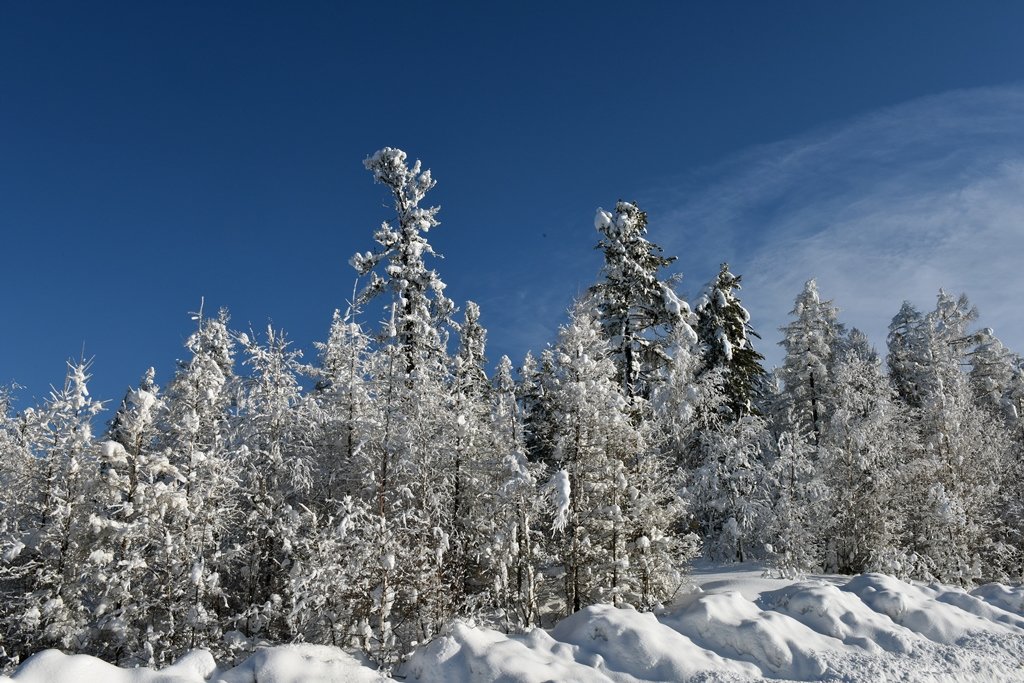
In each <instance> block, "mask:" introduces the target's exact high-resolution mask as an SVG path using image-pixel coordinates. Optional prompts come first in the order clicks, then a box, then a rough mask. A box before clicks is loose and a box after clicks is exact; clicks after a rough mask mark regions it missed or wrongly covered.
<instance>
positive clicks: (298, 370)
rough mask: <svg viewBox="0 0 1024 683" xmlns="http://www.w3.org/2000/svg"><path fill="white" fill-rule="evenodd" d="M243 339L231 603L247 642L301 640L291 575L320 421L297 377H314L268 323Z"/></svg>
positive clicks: (236, 433)
mask: <svg viewBox="0 0 1024 683" xmlns="http://www.w3.org/2000/svg"><path fill="white" fill-rule="evenodd" d="M238 340H239V341H240V342H241V344H242V346H243V348H244V350H245V354H246V359H245V361H244V364H245V365H246V366H248V368H249V375H248V377H246V378H245V379H244V381H243V390H242V392H241V395H240V399H239V401H238V410H237V414H236V415H235V417H234V419H233V422H234V429H233V435H232V440H233V441H234V443H235V444H236V445H235V446H234V448H233V449H232V450H233V457H232V462H233V464H234V466H235V468H236V471H237V473H238V477H239V479H240V482H239V483H240V487H239V489H238V491H237V495H238V501H237V507H238V510H237V519H238V521H237V523H236V524H234V525H233V526H232V528H231V529H230V530H229V531H228V535H227V536H226V538H225V545H227V546H228V547H230V548H231V551H230V553H229V563H230V564H229V571H230V574H229V579H230V581H229V582H228V585H229V586H230V587H231V589H230V594H231V595H230V597H231V598H232V600H231V606H232V607H233V608H234V610H235V612H236V614H235V616H234V621H235V624H236V627H237V628H238V629H239V630H241V631H242V632H243V633H244V634H245V635H246V636H248V637H249V638H262V639H266V640H270V641H271V642H276V641H286V640H291V639H293V638H294V637H295V636H296V635H298V634H297V633H296V632H295V631H294V630H293V629H292V628H291V626H292V624H291V621H290V615H291V611H292V609H293V608H294V604H295V598H294V596H293V595H291V594H290V590H289V589H290V587H291V585H290V583H289V580H288V573H289V572H290V570H291V569H292V567H293V564H294V559H293V555H294V548H295V546H296V545H297V544H298V543H299V538H298V537H299V534H300V533H301V529H300V527H301V515H300V511H301V510H302V509H303V508H304V507H305V505H304V504H305V502H307V501H308V497H309V493H310V489H311V488H312V484H313V461H314V456H315V451H316V447H317V445H318V444H319V443H320V442H321V438H320V435H319V433H318V427H319V425H320V423H321V420H320V419H319V416H318V414H317V413H318V410H317V409H318V406H317V404H316V402H315V401H313V400H312V398H311V397H309V396H303V394H302V386H301V384H300V382H299V377H300V376H301V375H306V374H310V372H309V369H308V368H307V367H306V366H305V365H304V364H302V362H301V358H302V352H301V351H298V350H295V349H293V348H291V346H290V344H289V342H288V341H287V339H286V337H285V335H284V333H282V332H279V331H275V330H274V329H273V328H272V327H269V326H268V327H267V331H266V335H265V341H264V342H263V343H260V342H259V341H257V340H256V339H255V336H254V335H247V334H240V335H238Z"/></svg>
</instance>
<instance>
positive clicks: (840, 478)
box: [819, 330, 914, 574]
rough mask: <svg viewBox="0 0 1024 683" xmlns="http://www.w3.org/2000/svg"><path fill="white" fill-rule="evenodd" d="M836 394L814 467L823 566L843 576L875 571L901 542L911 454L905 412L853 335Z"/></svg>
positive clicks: (870, 353)
mask: <svg viewBox="0 0 1024 683" xmlns="http://www.w3.org/2000/svg"><path fill="white" fill-rule="evenodd" d="M833 380H834V386H835V392H834V394H833V399H834V403H833V412H832V416H831V420H830V423H829V428H828V430H827V440H826V441H827V442H826V444H825V447H824V448H823V449H822V450H821V459H820V463H819V467H820V469H821V472H822V476H823V479H824V482H825V484H826V488H827V490H828V491H829V492H830V497H829V500H828V509H829V512H828V514H827V515H826V522H825V524H824V525H823V527H822V529H823V533H824V537H825V558H824V559H825V568H826V569H827V570H828V571H837V572H841V573H846V574H856V573H860V572H864V571H869V570H872V569H878V568H880V567H879V562H881V560H880V558H882V557H889V556H891V554H892V552H893V549H894V548H896V547H897V546H898V545H899V540H898V539H897V538H896V537H895V535H896V534H897V529H898V527H899V526H900V523H901V519H900V518H899V517H898V515H900V514H901V513H900V512H897V511H896V507H897V504H896V501H897V500H898V499H899V498H900V496H899V492H898V491H897V490H896V489H897V481H896V480H897V479H898V476H899V473H898V470H899V467H900V465H901V461H902V460H903V459H906V458H907V456H908V455H909V454H911V453H913V452H914V444H913V434H912V433H911V431H910V430H909V428H908V424H909V423H908V419H909V417H908V415H907V412H906V409H905V408H904V407H903V406H902V405H901V404H900V403H899V402H898V400H897V396H896V392H895V391H894V390H893V388H892V386H891V384H890V383H889V381H888V378H887V377H886V376H885V374H884V373H883V371H882V366H881V361H880V359H879V358H878V355H877V354H876V353H874V351H873V350H871V348H870V347H869V346H868V345H867V343H866V339H865V338H864V336H863V334H861V333H860V332H859V331H858V330H852V331H851V333H850V336H849V338H848V340H847V344H846V349H845V351H844V353H843V355H842V358H841V359H840V360H839V361H838V363H837V364H836V367H835V368H834V372H833Z"/></svg>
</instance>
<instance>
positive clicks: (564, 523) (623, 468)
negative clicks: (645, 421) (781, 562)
mask: <svg viewBox="0 0 1024 683" xmlns="http://www.w3.org/2000/svg"><path fill="white" fill-rule="evenodd" d="M557 354H558V355H557V369H556V373H557V374H558V376H559V381H558V384H557V385H556V386H555V388H554V392H553V393H554V395H553V397H552V398H553V401H552V403H553V405H554V406H555V410H556V411H557V413H556V414H557V419H556V421H555V424H556V425H557V431H556V433H555V438H554V445H555V450H554V453H555V456H554V457H555V462H556V465H557V467H558V468H559V470H558V472H556V473H555V476H554V477H553V478H552V484H551V487H552V488H553V490H554V492H555V494H556V499H557V500H558V506H557V507H558V511H557V513H556V515H555V522H554V530H555V532H556V533H555V536H554V538H553V539H552V541H551V549H552V554H553V555H554V557H555V558H556V561H557V562H558V563H559V564H560V565H561V566H562V567H563V568H564V571H565V574H564V587H565V594H564V598H565V602H566V607H567V609H568V611H570V612H575V611H577V610H579V609H581V608H582V607H585V606H587V605H588V604H592V603H594V602H618V601H620V600H622V599H624V598H625V597H626V596H629V598H630V599H634V600H637V601H639V602H641V604H645V605H648V606H650V605H653V604H655V603H656V602H658V601H660V600H662V599H665V598H666V597H668V596H670V595H671V594H672V592H673V591H674V590H675V589H676V588H678V586H679V583H680V581H681V578H680V575H679V570H680V568H681V566H682V565H683V564H684V563H685V562H686V561H687V560H688V559H689V557H690V555H691V554H692V550H693V548H692V546H689V545H688V544H689V543H690V539H685V540H683V539H680V538H679V537H678V536H676V535H674V534H672V533H671V532H670V530H673V529H675V528H676V525H677V524H678V522H679V518H680V517H681V515H682V512H683V510H682V504H681V501H680V500H679V498H678V495H677V493H676V490H677V489H676V486H675V485H674V482H673V478H672V474H671V470H670V469H669V468H668V463H667V462H666V459H665V458H663V457H662V456H661V454H660V453H659V452H658V451H657V449H653V448H651V447H650V446H649V444H648V443H646V442H645V438H644V434H643V432H642V430H641V429H640V428H638V427H637V426H636V425H634V423H633V420H632V418H631V416H630V411H629V406H630V402H629V400H628V399H627V397H626V396H625V395H624V393H623V391H624V390H623V389H622V387H621V385H619V384H618V382H617V381H616V377H617V375H616V367H615V364H614V362H613V360H612V349H611V348H610V347H609V344H608V342H607V341H606V339H605V338H604V337H603V335H602V334H601V333H600V331H599V322H598V319H597V317H596V315H595V313H594V312H593V311H592V310H591V309H590V308H588V307H587V306H586V304H585V303H583V304H578V305H577V306H576V308H575V309H574V310H573V311H572V313H571V315H570V321H569V323H568V324H567V325H566V326H565V327H564V328H563V329H562V332H561V334H560V337H559V343H558V347H557Z"/></svg>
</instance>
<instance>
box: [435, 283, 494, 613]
mask: <svg viewBox="0 0 1024 683" xmlns="http://www.w3.org/2000/svg"><path fill="white" fill-rule="evenodd" d="M464 316H465V317H464V319H463V321H462V323H460V324H459V325H458V326H457V330H458V332H459V348H458V351H457V353H456V355H455V358H454V360H453V366H454V367H453V372H452V376H453V384H452V406H453V410H454V412H455V415H456V428H455V433H454V443H453V452H454V458H455V460H454V472H453V478H454V490H453V492H452V511H451V519H452V524H453V528H454V533H453V537H452V539H451V550H450V552H449V562H450V564H451V565H452V571H453V574H454V582H455V583H454V587H455V590H457V591H459V592H460V593H461V595H460V596H458V597H457V598H456V599H457V600H459V601H461V602H464V603H465V605H466V606H467V608H468V609H469V610H471V611H473V610H476V609H479V608H480V607H482V605H481V600H483V601H484V602H490V601H491V598H492V597H493V596H491V595H490V594H491V593H492V588H493V577H492V575H491V574H492V571H494V570H497V569H498V567H497V566H496V565H495V564H494V563H493V559H494V558H492V557H491V547H490V546H491V543H492V542H493V539H494V538H495V536H496V535H497V534H498V530H497V526H496V524H497V522H498V520H497V519H496V514H495V513H496V511H495V496H496V494H497V488H498V487H499V486H500V483H499V479H500V473H499V462H500V459H501V455H502V454H501V451H502V450H504V448H505V447H507V446H508V444H501V443H500V442H499V437H498V433H497V431H496V429H495V427H496V425H495V424H494V422H493V421H492V406H493V393H494V392H493V388H492V386H491V383H490V380H489V379H488V378H487V373H486V370H485V366H486V364H487V359H486V355H485V354H486V345H487V331H486V330H485V329H484V327H483V326H482V325H481V324H480V307H479V306H478V305H477V304H476V303H474V302H472V301H469V302H467V303H466V307H465V312H464Z"/></svg>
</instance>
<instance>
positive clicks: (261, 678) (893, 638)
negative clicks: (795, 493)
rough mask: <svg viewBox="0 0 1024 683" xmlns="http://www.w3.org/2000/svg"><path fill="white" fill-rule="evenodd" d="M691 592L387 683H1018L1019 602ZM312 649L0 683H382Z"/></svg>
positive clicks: (842, 587) (874, 591) (889, 593)
mask: <svg viewBox="0 0 1024 683" xmlns="http://www.w3.org/2000/svg"><path fill="white" fill-rule="evenodd" d="M691 578H692V580H693V582H694V584H695V585H694V586H693V587H692V590H691V591H690V592H688V593H686V594H684V595H681V596H680V597H679V599H677V600H676V601H675V602H674V603H673V604H671V605H669V606H668V607H667V608H665V609H664V610H661V611H659V612H658V613H657V614H651V613H644V612H638V611H636V610H635V609H633V608H632V607H628V606H621V607H614V606H611V605H595V606H592V607H588V608H586V609H584V610H581V611H580V612H578V613H576V614H574V615H572V616H570V617H568V618H566V619H563V620H562V621H561V622H559V623H558V624H557V625H556V626H555V627H554V628H553V629H551V630H550V631H547V630H543V629H533V630H531V631H529V632H527V633H515V634H507V633H502V632H499V631H496V630H493V629H488V628H480V627H476V626H473V625H472V624H470V623H467V622H462V621H456V622H454V623H452V624H451V625H450V626H449V628H448V629H447V630H446V631H445V633H444V634H442V635H441V636H439V637H438V638H435V639H434V640H433V641H431V642H430V643H427V644H426V645H425V646H423V647H421V648H420V649H419V650H417V651H416V652H415V653H414V654H413V655H412V657H411V658H410V659H409V661H408V662H407V663H406V664H405V665H404V666H403V667H401V669H399V670H398V671H397V672H395V677H396V679H398V680H406V681H410V682H413V681H416V682H420V683H428V682H433V681H443V682H446V683H447V682H451V683H458V682H460V681H481V682H483V681H517V682H520V683H542V682H545V681H587V682H590V681H596V682H609V681H614V682H616V683H638V682H640V681H680V682H684V681H702V682H705V683H706V682H709V681H728V682H730V683H736V682H740V681H755V680H763V679H774V680H778V679H785V680H798V681H814V680H827V681H846V682H853V681H864V682H874V681H886V680H890V681H894V680H899V681H919V682H926V681H927V682H933V681H1019V682H1021V683H1024V610H1022V608H1024V589H1022V588H1021V587H1020V586H1004V585H1000V584H988V585H985V586H981V587H979V588H976V589H974V590H973V591H965V590H962V589H960V588H956V587H951V586H940V585H930V586H926V585H923V584H917V583H907V582H904V581H900V580H898V579H895V578H892V577H889V576H884V575H881V574H866V575H863V576H856V577H853V578H849V577H839V576H818V577H809V578H807V579H805V580H800V581H794V580H788V579H780V578H771V577H769V576H766V575H765V573H764V570H763V568H762V567H758V566H754V565H732V566H728V567H711V566H709V565H705V566H698V567H697V568H696V570H695V572H694V574H693V576H692V577H691ZM391 680H392V679H390V678H387V677H385V676H383V675H382V674H381V673H379V672H378V671H376V670H375V667H374V666H373V664H372V663H371V662H369V661H367V660H366V659H365V658H362V657H361V656H358V655H352V654H350V653H348V652H346V651H343V650H341V649H338V648H334V647H328V646H322V645H305V644H298V645H283V646H279V647H271V648H264V649H260V650H258V651H257V652H256V653H254V654H253V655H252V656H250V657H249V658H248V659H247V660H245V661H244V662H242V663H241V664H240V665H238V666H236V667H234V668H227V669H217V667H216V664H215V662H214V661H213V657H212V656H211V655H210V653H209V652H206V651H205V650H197V651H194V652H192V653H189V654H188V655H186V656H184V657H182V658H181V659H180V660H178V662H176V663H175V664H174V665H173V666H170V667H167V668H165V669H163V670H161V671H153V670H151V669H141V668H140V669H120V668H118V667H115V666H113V665H110V664H106V663H104V662H102V661H100V660H98V659H95V658H93V657H88V656H84V655H66V654H63V653H61V652H58V651H56V650H47V651H45V652H41V653H39V654H37V655H35V656H33V657H31V658H30V659H28V660H27V661H26V662H25V663H24V664H22V666H21V668H19V669H18V670H17V671H16V672H15V673H14V674H13V676H12V677H11V678H5V677H3V676H0V683H65V682H66V683H218V682H219V683H299V682H300V681H301V682H303V683H341V682H342V681H345V682H350V681H355V682H357V683H364V682H369V681H391Z"/></svg>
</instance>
